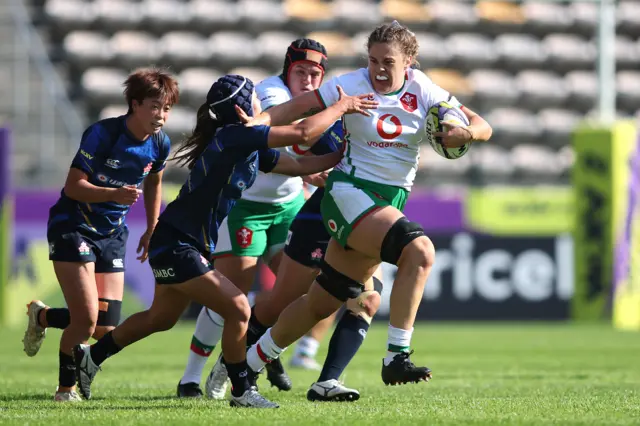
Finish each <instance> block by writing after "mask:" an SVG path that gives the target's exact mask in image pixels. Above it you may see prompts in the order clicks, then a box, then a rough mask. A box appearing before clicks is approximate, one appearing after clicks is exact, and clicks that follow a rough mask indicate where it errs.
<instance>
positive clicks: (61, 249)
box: [47, 222, 129, 273]
mask: <svg viewBox="0 0 640 426" xmlns="http://www.w3.org/2000/svg"><path fill="white" fill-rule="evenodd" d="M128 238H129V229H128V228H127V227H126V226H123V227H121V228H120V229H118V230H116V231H114V232H113V233H112V234H109V235H107V236H101V235H98V234H95V233H93V232H91V231H88V230H85V229H82V228H77V227H73V228H72V227H69V226H68V225H66V224H64V223H61V222H58V223H55V224H53V225H51V226H49V227H47V240H48V242H49V260H52V261H54V262H82V263H84V262H93V263H95V264H96V265H95V271H96V273H104V272H124V270H125V256H126V253H127V239H128Z"/></svg>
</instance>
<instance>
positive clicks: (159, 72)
mask: <svg viewBox="0 0 640 426" xmlns="http://www.w3.org/2000/svg"><path fill="white" fill-rule="evenodd" d="M123 85H124V97H125V98H126V99H127V105H129V111H128V112H127V113H128V114H130V113H131V112H132V111H133V106H132V104H133V101H134V100H135V101H137V102H138V103H142V102H143V101H144V100H145V99H148V98H161V99H162V100H163V101H164V102H166V103H167V104H169V105H175V104H177V103H178V101H179V99H180V89H179V88H178V81H177V80H176V79H175V77H173V76H172V75H171V73H169V71H167V70H165V69H161V68H155V67H151V68H139V69H137V70H135V71H134V72H132V73H131V74H129V77H127V79H126V80H125V82H124V84H123Z"/></svg>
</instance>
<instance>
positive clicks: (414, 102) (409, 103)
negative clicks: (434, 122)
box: [400, 92, 418, 112]
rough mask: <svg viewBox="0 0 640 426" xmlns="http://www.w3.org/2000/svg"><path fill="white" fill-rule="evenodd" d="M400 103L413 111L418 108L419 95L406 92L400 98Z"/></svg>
mask: <svg viewBox="0 0 640 426" xmlns="http://www.w3.org/2000/svg"><path fill="white" fill-rule="evenodd" d="M400 103H401V104H402V107H403V108H404V109H405V110H407V111H409V112H413V111H415V110H417V109H418V97H417V96H416V95H414V94H413V93H409V92H407V93H405V94H404V96H402V98H400Z"/></svg>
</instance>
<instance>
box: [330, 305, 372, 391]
mask: <svg viewBox="0 0 640 426" xmlns="http://www.w3.org/2000/svg"><path fill="white" fill-rule="evenodd" d="M367 330H369V323H368V322H366V321H365V320H364V319H363V318H362V317H360V316H357V315H354V314H353V312H351V311H349V310H347V311H345V313H344V314H343V315H342V318H340V321H338V325H336V329H335V330H334V331H333V335H332V336H331V341H330V342H329V352H328V353H327V358H326V359H325V361H324V365H323V367H322V372H321V373H320V378H319V379H318V381H319V382H324V381H325V380H331V379H336V380H338V378H339V377H340V375H341V374H342V372H343V371H344V369H345V368H347V365H348V364H349V363H350V362H351V360H352V359H353V357H354V356H355V354H356V352H358V349H360V346H361V345H362V342H364V338H365V336H366V335H367Z"/></svg>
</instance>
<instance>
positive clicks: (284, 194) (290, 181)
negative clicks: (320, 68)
mask: <svg viewBox="0 0 640 426" xmlns="http://www.w3.org/2000/svg"><path fill="white" fill-rule="evenodd" d="M256 95H257V96H258V100H260V105H261V107H262V110H263V111H264V110H266V109H267V108H270V107H272V106H276V105H279V104H283V103H285V102H287V101H289V100H291V98H292V97H293V96H292V95H291V92H290V91H289V88H288V87H287V86H286V84H284V81H282V79H281V78H280V77H278V76H272V77H268V78H266V79H264V80H263V81H261V82H260V83H259V84H258V85H257V86H256ZM277 149H278V151H281V152H283V153H284V152H286V153H288V154H290V155H294V156H295V155H297V154H296V153H295V152H294V151H293V149H292V148H291V147H285V148H277ZM302 188H303V183H302V178H300V177H297V176H296V177H291V176H285V175H280V174H277V173H262V172H258V176H257V177H256V181H255V183H254V184H253V185H252V186H251V188H249V189H247V190H246V191H244V192H243V193H242V199H243V200H249V201H256V202H259V203H269V204H280V203H286V202H289V201H292V200H294V199H295V198H296V197H297V196H298V194H300V192H301V191H302Z"/></svg>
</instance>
